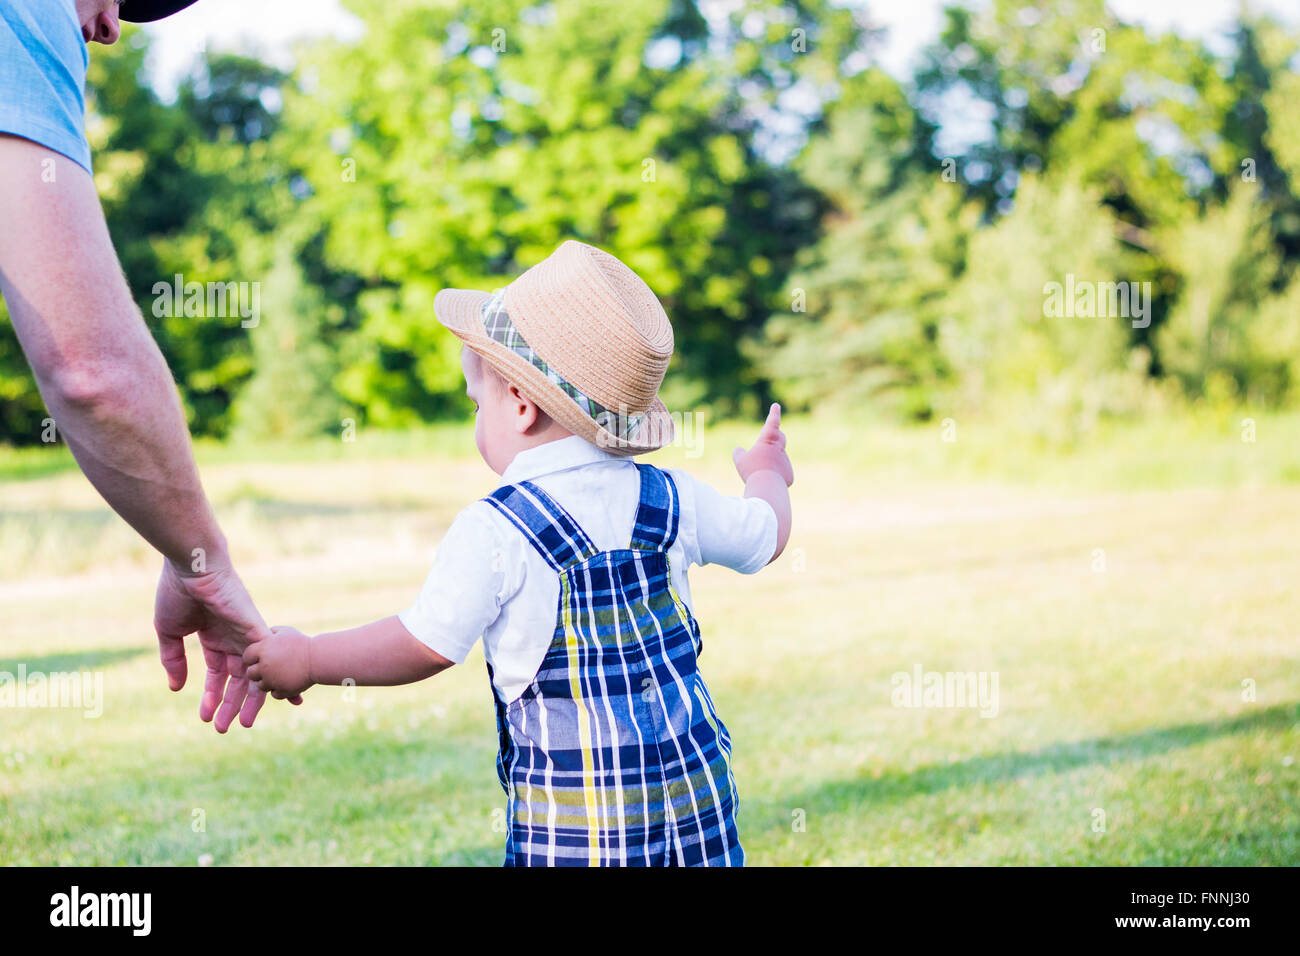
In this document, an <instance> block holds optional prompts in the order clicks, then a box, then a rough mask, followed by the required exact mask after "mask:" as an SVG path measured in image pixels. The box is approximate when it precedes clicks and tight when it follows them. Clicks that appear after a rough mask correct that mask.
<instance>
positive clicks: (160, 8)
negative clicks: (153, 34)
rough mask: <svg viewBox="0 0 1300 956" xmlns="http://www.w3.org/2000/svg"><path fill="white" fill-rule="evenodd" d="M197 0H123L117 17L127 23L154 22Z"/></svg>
mask: <svg viewBox="0 0 1300 956" xmlns="http://www.w3.org/2000/svg"><path fill="white" fill-rule="evenodd" d="M195 2H196V0H122V5H121V6H120V7H118V9H117V17H118V19H119V20H125V21H126V22H127V23H152V22H153V21H155V20H161V19H162V18H163V17H170V16H171V15H172V14H173V13H176V12H177V11H179V10H184V9H185V8H186V7H188V6H190V5H191V4H193V3H195Z"/></svg>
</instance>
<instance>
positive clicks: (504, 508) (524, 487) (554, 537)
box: [483, 481, 596, 571]
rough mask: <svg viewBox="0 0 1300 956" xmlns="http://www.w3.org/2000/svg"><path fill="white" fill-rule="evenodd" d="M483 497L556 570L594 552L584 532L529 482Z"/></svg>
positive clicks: (499, 489)
mask: <svg viewBox="0 0 1300 956" xmlns="http://www.w3.org/2000/svg"><path fill="white" fill-rule="evenodd" d="M483 500H484V501H486V502H487V503H488V504H490V505H492V506H493V507H494V508H496V509H497V510H498V511H500V512H501V513H502V514H503V515H505V516H506V517H507V518H508V519H509V520H510V522H511V523H512V524H513V525H514V526H515V527H516V528H518V529H519V530H520V532H522V533H523V536H524V538H525V539H527V541H528V543H529V544H531V545H532V546H533V547H534V548H536V549H537V552H538V553H539V554H540V555H541V556H542V557H544V558H545V559H546V560H547V562H548V563H549V564H550V565H551V567H553V568H555V570H556V571H563V570H564V569H565V568H566V567H567V566H568V565H569V564H572V563H574V562H577V561H585V560H586V559H587V558H589V557H591V556H592V555H594V554H596V546H595V545H594V544H592V541H591V539H590V538H589V537H587V532H585V531H583V530H582V528H581V527H580V526H579V524H578V522H576V521H574V520H573V517H572V516H571V515H570V514H569V513H568V512H567V511H565V510H564V509H563V508H561V507H560V505H559V503H558V502H556V500H555V499H554V498H552V497H551V496H550V495H548V494H547V493H546V492H544V491H543V490H542V489H541V488H539V487H538V486H537V485H535V484H533V483H532V482H531V481H521V482H519V483H518V484H514V485H502V486H501V487H500V488H498V489H497V490H496V491H494V492H492V494H490V495H488V496H487V497H486V498H484V499H483Z"/></svg>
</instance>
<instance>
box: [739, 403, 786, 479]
mask: <svg viewBox="0 0 1300 956" xmlns="http://www.w3.org/2000/svg"><path fill="white" fill-rule="evenodd" d="M731 460H732V461H733V462H735V464H736V471H737V472H739V473H740V480H741V481H749V476H750V475H752V474H753V473H754V472H756V471H775V472H776V473H777V474H778V475H780V476H781V477H782V478H784V479H785V483H786V486H787V487H789V486H790V485H792V484H794V466H793V465H791V464H790V456H789V455H787V454H786V453H785V432H783V431H781V406H780V405H778V404H777V403H776V402H773V403H772V407H771V408H770V409H768V412H767V421H765V422H763V427H762V429H761V430H760V431H759V433H758V439H757V440H756V441H755V442H754V444H753V447H751V448H750V449H749V450H748V451H746V450H745V449H743V448H741V447H739V446H737V447H736V448H735V450H733V451H732V453H731Z"/></svg>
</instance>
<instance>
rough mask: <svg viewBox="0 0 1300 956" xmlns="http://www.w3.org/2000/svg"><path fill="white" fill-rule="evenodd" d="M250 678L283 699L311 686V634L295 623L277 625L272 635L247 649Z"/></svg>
mask: <svg viewBox="0 0 1300 956" xmlns="http://www.w3.org/2000/svg"><path fill="white" fill-rule="evenodd" d="M244 668H245V670H246V672H247V674H248V679H249V680H251V681H253V682H255V683H256V684H257V685H258V686H259V687H260V688H261V689H262V690H264V691H267V692H269V693H270V694H271V695H272V696H273V697H276V698H279V699H283V698H285V697H294V696H296V695H298V694H301V693H302V692H303V691H305V690H306V689H307V688H309V687H311V685H312V683H313V681H312V679H311V638H310V637H308V636H307V635H306V634H304V633H303V632H302V631H300V630H298V629H297V628H293V627H273V628H271V636H270V637H265V638H263V639H262V640H260V641H254V642H253V643H252V644H249V645H248V647H247V648H245V650H244Z"/></svg>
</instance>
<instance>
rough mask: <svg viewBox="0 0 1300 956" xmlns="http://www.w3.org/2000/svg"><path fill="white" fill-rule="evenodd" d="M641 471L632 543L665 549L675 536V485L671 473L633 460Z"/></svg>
mask: <svg viewBox="0 0 1300 956" xmlns="http://www.w3.org/2000/svg"><path fill="white" fill-rule="evenodd" d="M636 467H637V470H638V471H639V472H640V473H641V500H640V502H639V503H638V504H637V506H636V523H635V524H634V525H633V527H632V547H633V548H635V549H640V550H645V551H667V550H668V549H669V548H671V547H672V544H673V542H674V541H675V540H677V526H678V524H679V519H680V517H681V510H680V507H679V503H680V499H679V498H678V495H677V485H676V483H675V482H674V481H673V479H672V476H671V475H669V474H668V472H666V471H662V470H660V469H658V468H656V467H655V466H654V465H643V464H641V463H640V462H637V463H636Z"/></svg>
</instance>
